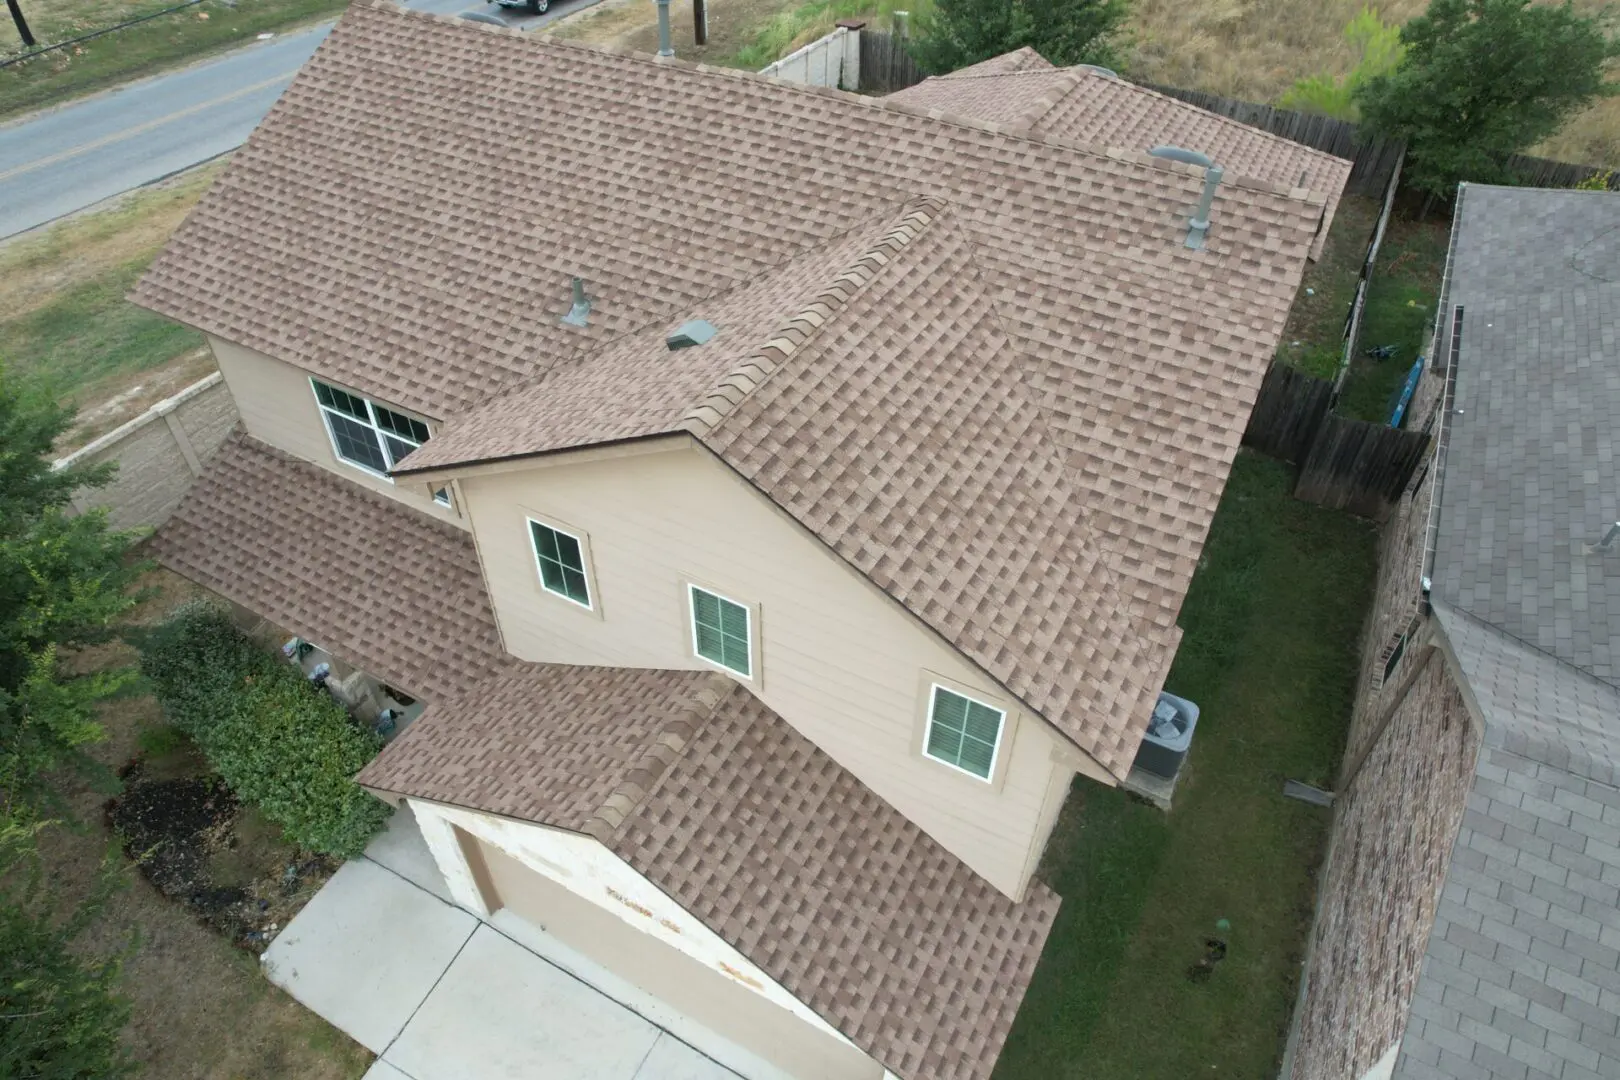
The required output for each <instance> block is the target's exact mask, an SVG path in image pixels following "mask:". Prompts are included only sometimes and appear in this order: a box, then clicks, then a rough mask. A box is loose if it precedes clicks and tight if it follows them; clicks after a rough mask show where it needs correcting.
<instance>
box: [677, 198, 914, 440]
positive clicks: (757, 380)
mask: <svg viewBox="0 0 1620 1080" xmlns="http://www.w3.org/2000/svg"><path fill="white" fill-rule="evenodd" d="M945 207H946V203H945V201H944V200H943V199H939V198H935V197H933V196H921V197H918V198H916V199H913V200H911V201H910V202H908V203H907V204H906V208H905V209H904V210H902V211H901V213H900V217H899V220H898V221H896V222H895V224H894V227H893V228H891V229H890V230H889V231H888V232H886V233H884V234H883V235H882V236H881V237H879V238H878V239H877V240H876V241H874V242H873V243H872V245H871V246H870V247H868V248H867V249H866V250H865V251H863V252H861V254H860V255H859V256H857V257H856V258H855V259H854V260H853V261H852V262H850V263H849V265H847V266H846V267H845V268H844V269H843V270H842V271H840V272H839V274H838V275H837V276H836V277H834V278H833V279H832V281H831V282H830V283H828V284H827V285H826V286H824V287H823V288H822V289H821V290H820V291H819V292H817V293H816V294H815V295H814V296H812V297H811V298H810V299H809V300H808V301H806V302H805V304H804V305H803V307H802V308H800V310H799V311H797V312H795V313H794V314H793V315H791V316H789V317H788V318H787V319H785V320H784V321H783V322H782V323H781V324H780V325H778V326H777V328H776V329H775V330H774V331H773V332H772V333H771V335H770V337H769V338H768V339H767V340H766V342H765V343H764V344H763V345H761V346H760V347H759V348H758V349H757V350H755V351H754V352H753V353H752V354H751V355H749V356H748V357H747V358H746V359H744V360H743V362H742V363H740V364H738V365H737V366H736V367H734V368H732V369H731V370H730V371H728V372H726V374H725V375H723V376H722V377H721V378H720V379H719V380H718V381H717V382H716V383H715V385H714V386H713V387H712V388H711V389H710V390H709V391H708V392H707V393H706V394H704V396H703V397H702V398H700V399H699V400H698V401H697V402H695V403H694V404H693V405H692V406H691V407H690V408H689V409H688V410H687V411H686V414H685V415H684V416H682V417H681V420H680V424H679V427H680V428H682V429H684V430H686V431H688V432H690V433H691V434H692V435H695V436H697V437H698V438H703V437H704V436H705V435H708V434H709V433H710V432H712V431H714V430H715V428H717V427H719V426H720V425H721V424H723V423H724V422H725V421H726V418H727V417H729V416H731V415H732V414H733V413H734V412H735V411H736V409H737V407H738V406H739V405H741V404H742V402H743V401H745V400H746V399H747V398H748V396H749V395H750V394H752V393H753V392H754V391H755V390H757V389H759V387H760V386H761V385H762V384H763V383H764V382H765V381H766V380H767V379H769V378H770V377H771V376H772V375H773V374H775V373H776V371H777V370H778V368H779V367H780V366H781V365H782V364H783V363H784V362H785V361H787V360H789V359H791V358H792V356H793V355H794V354H795V353H797V352H798V351H799V350H800V349H802V348H804V347H805V346H807V345H809V344H810V343H811V342H812V341H813V340H814V339H815V338H816V337H817V335H819V334H820V333H821V332H822V331H823V330H824V329H825V328H826V327H827V326H828V325H829V324H830V323H832V322H833V321H834V320H836V319H837V318H838V316H839V314H840V313H841V312H842V311H843V310H844V308H845V307H846V306H848V304H849V301H850V300H851V299H852V298H853V297H854V296H855V294H856V293H858V292H860V291H861V290H862V289H864V288H865V287H866V286H867V285H868V284H870V283H871V282H872V280H873V279H874V278H876V277H877V275H878V274H879V272H881V271H882V270H883V268H884V267H885V266H887V265H889V264H890V262H891V261H892V260H893V259H895V258H896V257H898V256H899V255H900V254H901V253H902V252H903V251H904V250H905V249H906V248H907V247H908V246H909V245H910V244H911V242H912V241H913V240H914V239H916V238H917V236H919V235H920V234H921V233H922V232H923V231H924V230H926V229H927V228H928V227H929V226H930V225H931V224H933V222H934V221H935V220H937V219H938V217H939V216H940V214H941V213H942V212H943V211H944V209H945Z"/></svg>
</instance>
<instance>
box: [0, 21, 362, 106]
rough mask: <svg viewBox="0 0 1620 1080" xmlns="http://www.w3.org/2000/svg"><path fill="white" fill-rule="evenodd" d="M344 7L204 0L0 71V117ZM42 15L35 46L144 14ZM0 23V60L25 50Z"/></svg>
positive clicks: (34, 24) (35, 24) (34, 23)
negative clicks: (0, 31) (2, 36)
mask: <svg viewBox="0 0 1620 1080" xmlns="http://www.w3.org/2000/svg"><path fill="white" fill-rule="evenodd" d="M166 6H169V5H168V4H163V3H157V2H155V0H154V2H153V3H151V4H146V5H144V8H145V9H150V10H157V9H159V8H161V7H166ZM347 6H348V0H233V2H232V3H230V4H226V3H223V2H220V0H209V2H208V3H204V4H198V5H197V6H196V7H194V8H188V9H186V10H184V11H178V12H174V13H172V14H169V15H163V16H159V17H158V18H155V19H151V20H149V21H147V22H143V23H140V24H138V25H136V26H131V27H129V28H127V29H124V30H119V31H117V32H116V33H112V34H106V35H103V36H102V37H98V38H95V39H94V40H91V41H86V42H84V43H82V44H79V45H73V46H70V47H68V48H64V49H57V50H55V51H54V52H49V53H45V54H44V55H41V56H38V57H35V58H33V59H30V60H26V61H24V62H22V63H20V64H15V65H13V66H11V67H8V68H3V69H0V119H4V118H5V117H8V116H14V115H16V114H18V113H22V112H27V111H29V110H31V109H38V108H42V107H44V106H46V105H52V104H55V103H57V102H60V101H65V100H68V99H69V98H74V97H79V96H82V95H84V94H89V93H93V92H95V91H97V90H102V89H105V88H107V87H109V86H114V85H117V84H118V83H121V82H125V81H128V80H130V79H134V78H139V77H141V76H143V75H150V74H153V73H155V72H158V71H162V70H164V69H166V68H172V67H177V66H179V65H181V64H184V63H186V62H188V61H190V60H193V59H196V58H198V57H200V56H204V55H207V54H209V53H214V52H219V51H221V50H224V49H229V48H231V47H233V46H236V45H242V44H246V43H247V42H250V41H252V40H254V37H255V36H256V35H257V34H260V33H262V32H264V31H267V30H281V29H284V28H286V27H289V26H293V25H295V24H298V23H304V22H310V21H312V20H317V19H321V18H324V17H327V16H335V15H338V14H340V13H341V12H342V11H343V9H344V8H345V7H347ZM23 9H24V12H25V13H30V12H31V11H32V8H31V7H30V5H29V4H28V2H27V0H23ZM46 12H47V14H46V15H44V16H42V17H36V18H33V19H31V25H32V27H33V30H34V35H35V37H36V38H37V39H38V40H39V43H40V44H41V45H49V44H52V43H54V42H58V41H65V40H67V39H69V38H72V37H76V36H79V35H81V34H84V33H87V32H89V31H91V30H96V29H99V28H101V27H105V26H112V25H115V24H117V23H118V22H120V21H122V20H123V19H125V18H128V17H129V16H131V15H136V14H143V13H144V10H143V6H142V5H139V4H137V5H134V6H133V7H132V6H131V5H130V4H128V3H125V4H121V5H118V6H114V7H110V8H106V9H98V8H97V7H96V6H95V5H92V4H88V3H84V2H82V0H81V2H79V3H73V4H61V3H58V4H54V5H47V6H46ZM0 21H3V22H4V24H5V26H6V27H7V31H6V32H7V34H8V35H9V38H8V39H7V40H6V41H5V43H4V46H3V49H4V51H3V52H0V56H14V55H18V54H20V53H22V52H24V51H26V50H23V49H22V47H21V43H20V42H19V41H18V39H17V37H16V33H15V31H13V30H11V29H10V25H11V24H10V20H9V19H0Z"/></svg>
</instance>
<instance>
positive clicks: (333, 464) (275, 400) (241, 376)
mask: <svg viewBox="0 0 1620 1080" xmlns="http://www.w3.org/2000/svg"><path fill="white" fill-rule="evenodd" d="M208 344H209V346H210V347H212V348H213V350H214V359H215V361H217V362H218V364H219V370H220V372H221V374H223V375H224V376H225V384H226V385H227V386H229V387H230V389H231V396H232V397H233V398H235V399H236V409H237V411H238V412H239V413H241V414H242V424H243V426H244V427H245V428H246V429H247V433H248V434H249V435H252V436H253V437H254V438H255V439H258V440H259V441H260V442H266V443H269V444H270V445H271V446H274V447H276V448H277V449H280V450H285V451H287V453H289V454H292V455H294V456H296V457H300V458H303V459H304V460H305V461H309V462H313V463H314V464H316V465H319V466H321V467H322V468H325V469H330V470H331V471H332V472H334V473H336V474H337V475H339V476H342V477H345V478H347V479H349V480H352V481H354V482H355V483H356V484H359V485H361V486H362V487H367V488H370V489H371V490H373V491H378V492H381V493H382V494H384V495H387V496H388V497H389V498H392V499H398V500H399V501H400V502H402V503H404V504H405V505H407V506H410V507H413V508H414V509H417V510H421V511H424V512H426V513H429V514H432V515H433V516H434V517H437V518H440V519H442V520H444V521H449V522H453V523H455V524H457V525H460V526H461V527H462V528H466V522H465V521H464V520H463V519H462V518H461V517H460V515H458V514H457V513H456V512H455V511H454V510H452V509H446V508H445V507H442V506H439V505H438V504H437V503H435V502H434V501H433V499H432V497H431V496H430V495H429V494H428V492H427V488H426V485H424V484H421V483H417V482H414V481H409V480H402V481H401V482H399V483H397V484H390V483H389V482H388V481H387V480H385V479H383V478H382V477H380V476H374V475H372V474H371V473H368V472H366V471H365V470H363V469H357V468H355V467H354V466H352V465H347V464H345V463H343V462H341V461H339V460H338V458H337V455H336V454H334V453H333V452H332V440H331V438H330V436H328V435H327V432H326V424H325V423H324V422H323V421H322V419H321V411H320V407H319V406H318V405H316V403H315V393H314V391H313V390H311V389H310V384H309V379H310V372H307V371H305V370H303V369H302V368H297V367H294V366H293V365H291V364H288V363H284V362H282V361H280V360H277V359H275V358H274V357H271V356H266V355H265V354H264V353H261V352H255V351H254V350H252V349H248V348H244V347H243V346H241V345H233V344H231V343H230V342H228V341H224V340H222V339H220V338H216V337H209V339H208ZM326 381H328V382H331V381H332V380H326ZM332 385H334V386H337V387H340V388H342V389H346V390H352V391H354V392H356V393H360V394H364V389H363V388H361V387H351V386H347V385H346V384H344V383H339V382H333V383H332ZM378 404H380V405H387V406H388V407H389V408H394V406H393V405H391V404H390V403H389V402H387V401H381V400H379V401H378ZM395 411H397V412H400V413H404V414H405V415H407V416H416V417H417V418H418V419H420V420H423V421H427V420H428V418H427V417H424V416H419V415H418V414H415V413H412V412H410V411H409V410H407V409H396V410H395ZM435 426H436V425H434V424H432V423H429V427H430V428H431V427H435Z"/></svg>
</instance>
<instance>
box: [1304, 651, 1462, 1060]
mask: <svg viewBox="0 0 1620 1080" xmlns="http://www.w3.org/2000/svg"><path fill="white" fill-rule="evenodd" d="M1402 667H1403V668H1404V669H1405V670H1404V671H1403V672H1402V673H1401V674H1399V675H1397V676H1396V677H1395V679H1394V684H1393V685H1392V686H1390V687H1389V688H1387V690H1386V692H1385V693H1384V694H1383V696H1384V697H1385V698H1386V699H1390V700H1392V701H1393V702H1394V709H1393V712H1390V713H1389V714H1388V717H1387V720H1388V722H1387V726H1382V727H1381V728H1378V729H1377V731H1378V734H1377V737H1376V738H1375V739H1374V740H1373V745H1372V747H1371V749H1370V751H1369V752H1368V753H1367V754H1366V757H1365V760H1364V761H1363V762H1362V763H1361V765H1360V768H1359V770H1358V771H1357V772H1356V773H1355V775H1354V776H1353V777H1351V778H1350V780H1349V783H1348V786H1346V787H1345V788H1343V789H1342V790H1341V791H1340V792H1339V796H1338V799H1337V800H1336V803H1335V807H1334V823H1333V834H1332V835H1333V839H1332V847H1331V849H1330V851H1329V855H1328V861H1327V864H1326V865H1325V866H1324V867H1323V870H1322V876H1321V882H1320V887H1319V900H1318V907H1317V915H1316V923H1315V925H1314V926H1313V927H1312V931H1311V941H1310V952H1309V960H1308V963H1307V969H1306V975H1305V978H1306V982H1305V990H1304V995H1303V998H1302V1000H1301V1004H1300V1008H1299V1013H1298V1015H1297V1016H1296V1018H1295V1022H1296V1024H1297V1034H1296V1039H1295V1041H1294V1044H1293V1046H1292V1048H1291V1055H1290V1059H1291V1070H1290V1072H1289V1074H1288V1076H1289V1078H1290V1080H1359V1078H1361V1077H1364V1076H1366V1074H1367V1073H1368V1071H1369V1070H1371V1069H1372V1068H1373V1066H1374V1065H1375V1064H1377V1063H1379V1061H1380V1059H1384V1058H1385V1055H1386V1052H1387V1051H1388V1050H1389V1048H1390V1047H1391V1046H1392V1045H1394V1044H1395V1043H1396V1042H1397V1041H1398V1040H1399V1039H1400V1037H1401V1034H1402V1033H1403V1031H1404V1030H1405V1026H1406V1018H1407V1013H1408V1010H1409V1008H1410V1006H1411V1003H1412V996H1413V993H1414V990H1415V989H1416V985H1417V979H1418V974H1419V971H1420V969H1421V966H1422V962H1423V952H1424V948H1425V945H1426V942H1427V941H1428V936H1429V929H1430V927H1431V925H1432V924H1433V921H1434V913H1435V908H1436V905H1437V904H1438V902H1439V898H1440V890H1441V885H1442V883H1443V881H1444V878H1445V874H1446V868H1447V863H1448V861H1449V858H1450V853H1451V848H1452V843H1453V841H1454V840H1455V839H1456V834H1457V828H1458V825H1459V823H1460V821H1461V819H1462V814H1463V810H1464V807H1465V805H1466V802H1467V797H1468V789H1469V785H1470V784H1471V783H1472V781H1473V775H1474V763H1475V759H1476V757H1477V756H1478V753H1479V742H1480V736H1479V729H1478V728H1477V726H1476V725H1475V724H1474V723H1473V722H1472V720H1471V719H1470V718H1469V715H1468V711H1467V707H1466V705H1465V704H1464V702H1463V698H1462V694H1461V692H1460V691H1459V690H1458V688H1457V684H1456V682H1455V680H1454V678H1453V675H1452V673H1451V670H1450V666H1449V664H1448V663H1447V661H1446V658H1445V655H1444V653H1443V652H1441V651H1440V650H1439V649H1435V648H1429V647H1423V646H1419V647H1414V648H1413V649H1411V650H1410V651H1409V653H1408V656H1407V659H1406V660H1405V661H1404V662H1403V664H1402ZM1403 691H1404V693H1403ZM1396 695H1400V696H1399V698H1398V700H1396ZM1369 715H1370V716H1371V717H1372V720H1371V722H1372V723H1373V724H1374V725H1376V724H1377V722H1378V721H1379V720H1380V719H1382V718H1381V717H1379V716H1378V715H1376V714H1372V713H1369Z"/></svg>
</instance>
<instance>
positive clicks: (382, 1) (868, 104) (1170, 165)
mask: <svg viewBox="0 0 1620 1080" xmlns="http://www.w3.org/2000/svg"><path fill="white" fill-rule="evenodd" d="M358 6H359V7H360V8H372V9H376V10H379V11H386V12H388V13H390V14H395V15H403V16H406V17H409V18H413V19H425V20H428V21H431V22H438V23H445V24H449V25H453V26H457V27H459V28H461V29H463V30H473V31H477V32H480V33H490V34H502V35H505V36H507V37H515V38H518V39H519V40H522V41H525V42H528V43H530V45H532V46H533V47H535V48H540V49H566V50H572V51H577V52H583V53H594V54H596V55H599V56H617V57H621V58H623V59H627V60H633V61H635V62H637V63H642V64H650V65H653V66H655V67H667V68H676V69H680V70H686V71H693V72H698V73H700V74H704V75H713V76H719V77H723V78H728V79H737V80H740V81H743V82H748V81H756V82H759V83H763V84H766V85H770V86H774V87H777V88H779V89H781V90H784V91H786V92H791V93H800V94H811V95H815V96H819V97H826V98H832V99H834V100H838V101H843V102H846V103H848V104H850V105H857V106H860V107H861V108H864V109H883V110H887V111H890V112H900V113H905V114H906V115H909V116H921V117H924V118H926V119H929V120H933V121H934V122H936V123H941V124H950V125H953V126H956V127H960V128H967V129H968V130H971V131H982V132H985V133H987V134H990V135H1002V136H1005V137H1008V138H1013V139H1024V140H1027V141H1029V142H1033V143H1039V144H1041V145H1043V146H1052V147H1056V148H1058V149H1060V150H1068V151H1072V152H1075V153H1080V154H1085V155H1086V156H1088V157H1092V158H1098V159H1102V160H1107V161H1119V162H1125V163H1128V164H1134V165H1141V166H1144V167H1146V168H1159V169H1170V170H1171V171H1177V170H1183V171H1189V172H1192V171H1196V172H1197V173H1198V174H1199V175H1200V176H1202V175H1203V170H1201V169H1198V168H1197V166H1193V165H1186V164H1183V163H1182V162H1179V161H1170V160H1168V159H1166V158H1158V157H1154V156H1153V155H1152V154H1149V153H1148V152H1147V151H1146V150H1133V149H1131V148H1130V147H1122V146H1107V145H1103V144H1098V143H1088V142H1081V141H1079V140H1078V139H1064V138H1059V137H1057V136H1053V135H1038V134H1034V133H1032V132H1029V131H1021V130H1018V129H1017V128H1016V127H1014V126H1011V125H1008V124H1005V123H996V122H994V121H990V120H978V119H975V118H973V117H970V116H961V115H958V114H956V113H952V112H946V111H944V110H942V109H935V108H925V107H922V106H918V105H911V104H908V103H906V102H903V101H891V100H889V99H888V98H887V97H871V96H868V95H865V94H858V93H855V92H854V91H852V90H840V89H838V88H837V87H832V86H808V85H805V84H804V83H793V82H787V81H786V80H783V79H779V78H776V77H775V76H771V75H761V74H760V73H759V72H757V71H745V70H743V69H741V68H728V67H717V66H715V65H713V64H700V63H696V62H694V61H691V60H682V59H680V58H679V57H674V56H654V55H653V54H652V53H646V52H642V51H640V50H639V49H629V48H625V47H623V46H618V45H593V44H590V43H588V42H583V41H574V40H571V39H568V38H559V37H552V36H549V35H535V34H530V33H527V32H525V31H523V30H519V29H517V28H515V27H499V26H491V25H489V24H487V23H476V22H470V21H468V20H466V19H462V18H460V17H457V16H453V15H440V14H438V13H436V12H432V11H418V10H416V9H414V8H407V7H402V6H401V5H400V4H398V3H396V2H395V0H370V3H368V4H363V5H358ZM350 10H351V11H353V10H356V5H351V6H350ZM1036 70H1039V71H1041V73H1042V74H1050V73H1051V72H1053V71H1067V70H1069V69H1068V68H1048V69H1036ZM1009 74H1016V72H1009ZM964 77H965V78H977V77H978V76H964ZM1105 77H1106V76H1099V78H1105ZM1120 81H1121V82H1127V84H1128V85H1131V86H1137V84H1136V83H1129V82H1128V80H1124V79H1121V80H1120ZM1140 89H1143V90H1147V89H1148V88H1147V87H1140ZM1148 92H1149V93H1157V91H1148ZM1163 96H1165V97H1169V95H1163ZM1171 100H1179V99H1174V98H1172V99H1171ZM1182 104H1184V105H1191V102H1182ZM1193 107H1194V108H1196V107H1197V106H1193ZM1204 111H1206V112H1208V110H1207V109H1206V110H1204ZM1212 115H1217V116H1218V115H1219V114H1218V113H1216V114H1212ZM1222 119H1224V120H1228V121H1229V122H1231V123H1234V124H1236V123H1240V122H1239V121H1236V120H1231V119H1230V118H1229V117H1222ZM1242 126H1243V127H1244V128H1246V129H1248V130H1250V131H1262V130H1263V129H1260V128H1252V127H1249V125H1247V124H1243V125H1242ZM1264 133H1265V134H1267V135H1270V134H1271V133H1270V132H1264ZM1272 137H1273V138H1278V139H1280V138H1282V136H1280V135H1278V136H1272ZM1284 141H1285V142H1288V141H1290V140H1284ZM1292 145H1296V146H1302V145H1303V144H1299V143H1292ZM1303 148H1304V149H1307V150H1312V149H1313V148H1311V147H1303ZM1313 152H1315V153H1319V154H1320V153H1325V151H1320V150H1313ZM1328 156H1330V157H1331V156H1332V155H1328ZM1339 160H1343V159H1342V158H1341V159H1339ZM1224 186H1226V187H1228V188H1240V189H1243V190H1247V191H1258V192H1264V193H1266V194H1270V195H1280V196H1282V197H1283V198H1284V199H1287V200H1288V201H1290V202H1305V203H1311V202H1313V201H1314V202H1318V203H1320V202H1324V201H1325V197H1324V196H1322V195H1321V194H1320V193H1318V192H1313V191H1310V190H1309V189H1305V188H1300V187H1297V186H1290V185H1284V184H1273V183H1270V182H1268V181H1265V180H1260V179H1257V178H1255V177H1249V176H1237V175H1233V176H1228V177H1227V178H1226V180H1225V181H1224ZM1295 192H1304V193H1305V194H1306V195H1314V196H1315V199H1314V200H1312V199H1310V198H1301V197H1300V196H1298V195H1296V194H1295Z"/></svg>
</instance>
